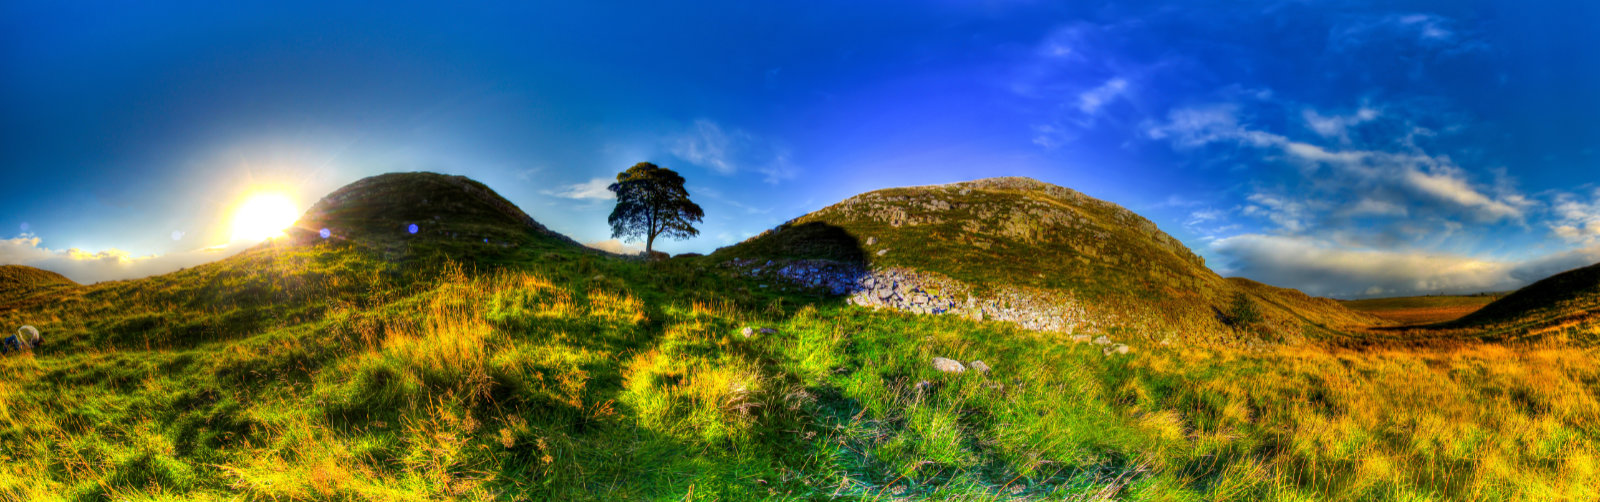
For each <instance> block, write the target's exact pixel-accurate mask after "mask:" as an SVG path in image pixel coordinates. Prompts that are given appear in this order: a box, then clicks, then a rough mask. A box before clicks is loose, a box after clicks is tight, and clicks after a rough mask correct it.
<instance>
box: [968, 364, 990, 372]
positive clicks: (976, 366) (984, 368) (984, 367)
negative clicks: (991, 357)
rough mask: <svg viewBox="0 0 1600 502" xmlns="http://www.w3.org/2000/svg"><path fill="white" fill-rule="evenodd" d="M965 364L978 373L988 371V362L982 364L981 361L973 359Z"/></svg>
mask: <svg viewBox="0 0 1600 502" xmlns="http://www.w3.org/2000/svg"><path fill="white" fill-rule="evenodd" d="M967 366H971V367H972V370H973V371H976V372H979V373H988V372H989V365H988V364H984V362H983V361H973V362H970V363H967Z"/></svg>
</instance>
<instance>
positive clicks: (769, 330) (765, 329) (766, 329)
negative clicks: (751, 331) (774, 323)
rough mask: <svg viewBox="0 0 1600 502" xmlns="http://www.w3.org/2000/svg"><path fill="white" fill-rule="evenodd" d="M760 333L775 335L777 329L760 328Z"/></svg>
mask: <svg viewBox="0 0 1600 502" xmlns="http://www.w3.org/2000/svg"><path fill="white" fill-rule="evenodd" d="M761 334H763V335H776V334H778V330H776V329H772V328H761Z"/></svg>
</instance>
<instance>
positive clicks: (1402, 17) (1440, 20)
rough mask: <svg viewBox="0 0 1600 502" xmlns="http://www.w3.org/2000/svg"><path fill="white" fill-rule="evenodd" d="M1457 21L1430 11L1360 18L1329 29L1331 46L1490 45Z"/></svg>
mask: <svg viewBox="0 0 1600 502" xmlns="http://www.w3.org/2000/svg"><path fill="white" fill-rule="evenodd" d="M1455 24H1456V23H1455V21H1454V20H1452V19H1450V18H1448V17H1444V16H1440V15H1437V14H1427V13H1408V14H1386V15H1381V16H1370V17H1365V18H1358V19H1356V20H1354V21H1352V22H1348V23H1344V24H1340V25H1337V26H1334V27H1333V29H1332V30H1330V32H1329V39H1330V43H1329V47H1330V48H1331V49H1333V50H1335V51H1349V50H1353V49H1355V48H1358V47H1361V46H1367V45H1377V44H1385V43H1387V44H1393V43H1395V42H1405V43H1413V44H1415V45H1417V46H1421V47H1424V48H1440V49H1448V50H1453V51H1456V52H1461V51H1468V50H1480V49H1484V48H1486V44H1484V42H1482V41H1480V40H1476V39H1472V38H1471V37H1470V36H1469V37H1463V36H1462V34H1461V33H1460V32H1459V31H1458V30H1456V29H1455Z"/></svg>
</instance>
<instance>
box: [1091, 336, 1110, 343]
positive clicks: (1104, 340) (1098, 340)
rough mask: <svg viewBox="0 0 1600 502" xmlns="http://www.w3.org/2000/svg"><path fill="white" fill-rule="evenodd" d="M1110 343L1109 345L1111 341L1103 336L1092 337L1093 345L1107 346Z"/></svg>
mask: <svg viewBox="0 0 1600 502" xmlns="http://www.w3.org/2000/svg"><path fill="white" fill-rule="evenodd" d="M1110 343H1111V339H1110V338H1106V336H1105V335H1100V336H1097V337H1094V344H1095V345H1109V344H1110Z"/></svg>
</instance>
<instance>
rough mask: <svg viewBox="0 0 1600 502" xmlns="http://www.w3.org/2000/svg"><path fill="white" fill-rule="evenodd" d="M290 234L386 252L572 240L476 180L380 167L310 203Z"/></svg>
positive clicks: (563, 243) (569, 243)
mask: <svg viewBox="0 0 1600 502" xmlns="http://www.w3.org/2000/svg"><path fill="white" fill-rule="evenodd" d="M324 230H326V233H327V236H326V237H325V236H323V233H324ZM290 234H291V237H293V238H294V239H295V240H296V241H297V242H302V243H304V242H316V241H319V240H323V239H336V240H343V241H349V242H353V243H355V244H359V245H366V246H372V247H379V248H387V249H390V250H391V251H392V250H395V249H397V248H400V247H401V246H399V244H400V243H402V242H405V241H406V240H415V239H421V240H431V241H454V242H456V243H458V244H460V245H467V244H473V243H476V244H488V245H491V246H501V247H505V246H514V245H521V244H529V243H544V244H549V245H555V246H579V244H578V243H577V242H576V241H573V240H572V239H571V238H568V237H567V236H565V235H561V234H560V233H557V232H555V231H552V230H550V229H549V228H546V227H545V226H544V225H542V224H540V223H539V222H538V221H535V220H534V219H533V217H531V216H528V214H527V213H524V212H523V211H522V210H521V209H519V208H517V206H516V205H515V204H512V203H511V201H508V200H506V199H505V197H502V196H500V194H498V193H496V192H495V191H494V190H492V189H490V188H489V187H488V186H485V185H484V184H483V183H480V182H478V181H475V180H473V179H470V178H467V177H465V176H457V175H446V174H438V173H431V172H409V173H387V174H380V175H377V176H371V177H367V178H362V179H360V180H357V181H355V182H353V183H350V184H348V185H345V186H343V187H340V188H339V189H338V190H334V191H333V192H332V193H329V194H328V195H327V196H325V197H323V198H322V199H321V200H319V201H317V203H316V204H314V205H312V206H311V209H309V210H307V211H306V213H305V215H303V216H302V217H301V218H300V220H299V221H298V222H296V223H295V225H294V227H293V228H292V229H291V230H290Z"/></svg>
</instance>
